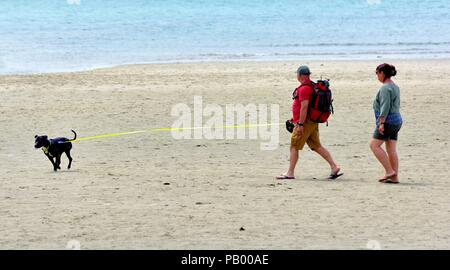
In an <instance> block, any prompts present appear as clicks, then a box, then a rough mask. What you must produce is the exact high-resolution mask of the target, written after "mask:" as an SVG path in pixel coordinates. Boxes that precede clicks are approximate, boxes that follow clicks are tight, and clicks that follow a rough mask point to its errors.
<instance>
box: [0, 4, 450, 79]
mask: <svg viewBox="0 0 450 270" xmlns="http://www.w3.org/2000/svg"><path fill="white" fill-rule="evenodd" d="M449 57H450V4H449V2H448V1H446V0H435V1H423V0H348V1H345V0H246V1H240V0H126V1H125V0H0V74H24V73H39V72H55V71H73V70H85V69H92V68H97V67H106V66H114V65H122V64H138V63H170V62H196V61H236V60H263V61H264V60H298V61H305V60H333V59H389V58H449Z"/></svg>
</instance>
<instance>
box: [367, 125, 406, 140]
mask: <svg viewBox="0 0 450 270" xmlns="http://www.w3.org/2000/svg"><path fill="white" fill-rule="evenodd" d="M401 127H402V124H400V125H391V124H384V134H381V133H380V132H379V131H378V127H377V128H375V131H374V132H373V138H374V139H377V140H382V141H388V140H395V141H396V140H397V137H398V132H399V131H400V128H401Z"/></svg>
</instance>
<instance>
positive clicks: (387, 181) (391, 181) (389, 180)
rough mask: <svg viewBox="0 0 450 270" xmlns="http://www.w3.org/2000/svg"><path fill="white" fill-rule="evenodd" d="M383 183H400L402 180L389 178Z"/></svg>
mask: <svg viewBox="0 0 450 270" xmlns="http://www.w3.org/2000/svg"><path fill="white" fill-rule="evenodd" d="M381 183H385V184H398V183H400V182H399V181H394V180H392V179H390V178H388V179H386V180H384V181H382V182H381Z"/></svg>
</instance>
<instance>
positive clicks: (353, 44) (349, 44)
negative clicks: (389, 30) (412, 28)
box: [256, 41, 450, 48]
mask: <svg viewBox="0 0 450 270" xmlns="http://www.w3.org/2000/svg"><path fill="white" fill-rule="evenodd" d="M441 45H442V46H444V45H450V42H448V41H444V42H433V41H430V42H377V43H357V42H342V43H339V42H330V43H286V44H269V45H260V46H256V47H274V48H277V47H283V48H289V47H378V46H441Z"/></svg>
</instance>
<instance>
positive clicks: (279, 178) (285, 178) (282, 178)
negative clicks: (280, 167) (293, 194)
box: [275, 174, 295, 180]
mask: <svg viewBox="0 0 450 270" xmlns="http://www.w3.org/2000/svg"><path fill="white" fill-rule="evenodd" d="M275 178H276V179H277V180H288V179H295V177H293V176H287V175H284V174H282V175H280V176H277V177H275Z"/></svg>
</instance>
